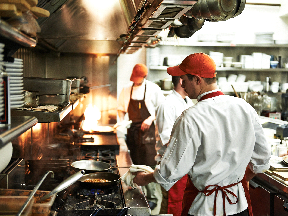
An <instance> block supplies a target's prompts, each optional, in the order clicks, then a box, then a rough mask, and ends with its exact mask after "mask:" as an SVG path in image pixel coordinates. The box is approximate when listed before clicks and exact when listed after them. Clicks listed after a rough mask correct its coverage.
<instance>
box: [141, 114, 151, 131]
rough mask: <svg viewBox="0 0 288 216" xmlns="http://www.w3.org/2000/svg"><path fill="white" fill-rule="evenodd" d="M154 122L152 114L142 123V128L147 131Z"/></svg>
mask: <svg viewBox="0 0 288 216" xmlns="http://www.w3.org/2000/svg"><path fill="white" fill-rule="evenodd" d="M152 122H153V118H152V117H151V116H150V117H148V118H147V119H145V120H144V121H143V122H142V124H141V130H142V131H147V130H148V129H149V128H150V126H151V124H152Z"/></svg>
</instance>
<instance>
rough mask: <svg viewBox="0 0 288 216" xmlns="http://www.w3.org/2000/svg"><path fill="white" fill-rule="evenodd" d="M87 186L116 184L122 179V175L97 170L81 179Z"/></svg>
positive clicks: (81, 182) (82, 183) (82, 184)
mask: <svg viewBox="0 0 288 216" xmlns="http://www.w3.org/2000/svg"><path fill="white" fill-rule="evenodd" d="M78 181H79V182H80V184H81V186H83V187H85V188H96V187H107V186H114V185H116V184H117V183H118V181H120V175H118V174H115V173H110V172H95V173H89V174H85V175H83V176H82V177H81V178H80V179H79V180H78Z"/></svg>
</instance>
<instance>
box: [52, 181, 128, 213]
mask: <svg viewBox="0 0 288 216" xmlns="http://www.w3.org/2000/svg"><path fill="white" fill-rule="evenodd" d="M51 210H52V211H53V212H54V215H58V216H86V215H87V216H90V215H91V216H94V215H107V216H109V215H127V210H128V208H126V207H125V200H124V197H123V190H122V186H121V183H120V182H119V183H117V184H116V185H114V186H109V187H99V186H96V187H95V188H92V189H91V188H85V187H83V186H81V185H80V183H76V184H73V185H72V186H70V187H69V188H68V189H67V190H65V191H62V192H60V193H58V195H57V198H56V199H55V201H54V204H53V206H52V207H51Z"/></svg>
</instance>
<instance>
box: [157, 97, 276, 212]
mask: <svg viewBox="0 0 288 216" xmlns="http://www.w3.org/2000/svg"><path fill="white" fill-rule="evenodd" d="M270 156H271V151H270V146H269V145H268V143H267V140H266V138H265V135H264V132H263V128H262V126H261V124H260V122H259V116H258V115H257V113H256V112H255V110H254V109H253V108H252V107H251V106H250V105H249V104H248V103H247V102H246V101H244V100H243V99H241V98H236V97H232V96H228V95H220V96H217V97H213V98H208V99H206V100H203V101H199V102H198V103H197V104H196V105H194V106H192V107H190V108H188V109H186V110H185V111H183V113H182V115H181V116H180V117H179V118H178V119H177V120H176V122H175V125H174V127H173V129H172V136H171V138H170V141H169V144H168V147H167V150H166V152H165V154H164V156H163V158H162V160H161V163H160V165H158V166H157V167H156V169H155V172H154V177H155V179H156V181H157V182H158V183H160V184H161V185H162V186H163V187H164V188H165V189H166V190H169V189H170V188H171V187H172V186H173V184H175V182H176V181H177V180H179V179H181V178H182V177H183V176H184V175H185V174H187V173H188V174H189V176H190V178H191V180H192V182H193V184H194V185H195V187H196V188H197V189H198V190H199V191H203V190H204V188H205V186H208V185H219V186H227V185H230V184H232V183H236V182H239V181H241V180H242V179H243V176H244V174H245V170H246V167H247V165H248V163H249V167H250V169H251V170H253V172H254V173H261V172H264V171H265V170H267V169H269V159H270ZM228 189H229V190H230V191H232V192H234V194H236V195H237V196H238V199H239V200H238V203H237V204H233V205H230V204H229V203H228V201H227V200H225V205H226V208H225V209H226V214H227V215H233V214H236V213H239V212H241V211H244V210H245V209H246V208H247V207H248V204H247V201H246V198H245V192H244V189H243V187H242V184H241V183H239V184H237V185H235V186H233V187H231V188H228ZM229 197H231V196H229ZM214 198H215V192H214V193H213V194H212V195H210V196H205V195H204V194H203V193H202V192H199V193H198V195H197V197H196V198H195V200H194V202H193V203H192V205H191V207H190V209H189V214H191V215H203V216H208V215H213V207H214ZM231 200H232V202H235V201H236V199H235V198H233V197H232V198H231ZM216 207H217V208H216V210H217V212H216V214H217V215H222V214H223V201H222V193H221V191H219V193H218V196H217V205H216Z"/></svg>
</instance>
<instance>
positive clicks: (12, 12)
mask: <svg viewBox="0 0 288 216" xmlns="http://www.w3.org/2000/svg"><path fill="white" fill-rule="evenodd" d="M20 15H22V12H21V11H19V10H17V8H16V6H15V5H14V4H0V16H1V17H13V16H20Z"/></svg>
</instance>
